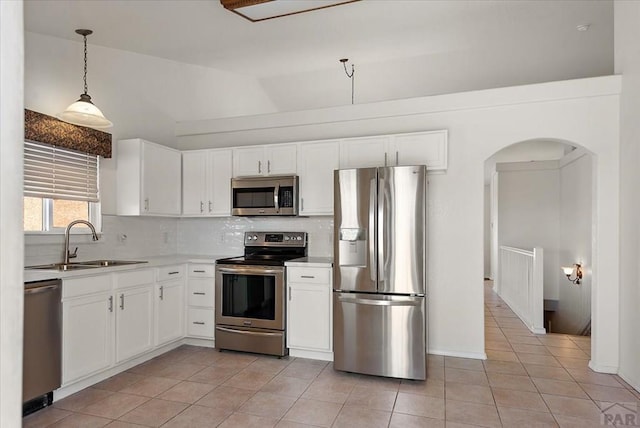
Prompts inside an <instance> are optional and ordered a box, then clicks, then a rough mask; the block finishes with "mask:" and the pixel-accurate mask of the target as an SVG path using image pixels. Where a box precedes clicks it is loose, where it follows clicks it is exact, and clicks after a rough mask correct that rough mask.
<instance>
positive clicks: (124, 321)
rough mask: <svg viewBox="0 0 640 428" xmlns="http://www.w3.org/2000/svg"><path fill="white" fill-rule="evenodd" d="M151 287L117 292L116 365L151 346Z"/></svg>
mask: <svg viewBox="0 0 640 428" xmlns="http://www.w3.org/2000/svg"><path fill="white" fill-rule="evenodd" d="M153 294H154V293H153V286H152V285H151V284H150V285H147V286H143V287H138V288H131V289H127V290H120V291H118V292H117V293H116V304H117V309H116V362H121V361H124V360H126V359H128V358H131V357H135V356H136V355H139V354H142V353H143V352H146V351H148V350H150V349H151V348H152V347H153Z"/></svg>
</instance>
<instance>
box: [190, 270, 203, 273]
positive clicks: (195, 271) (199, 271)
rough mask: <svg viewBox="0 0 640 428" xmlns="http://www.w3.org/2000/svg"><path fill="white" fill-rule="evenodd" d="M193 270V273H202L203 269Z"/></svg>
mask: <svg viewBox="0 0 640 428" xmlns="http://www.w3.org/2000/svg"><path fill="white" fill-rule="evenodd" d="M193 272H194V273H204V271H203V270H194V271H193Z"/></svg>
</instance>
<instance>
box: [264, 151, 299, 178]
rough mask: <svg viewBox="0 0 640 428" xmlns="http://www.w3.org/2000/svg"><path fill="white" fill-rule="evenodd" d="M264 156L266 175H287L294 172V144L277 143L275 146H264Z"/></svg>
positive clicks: (295, 170)
mask: <svg viewBox="0 0 640 428" xmlns="http://www.w3.org/2000/svg"><path fill="white" fill-rule="evenodd" d="M264 150H265V158H266V162H267V165H266V167H267V169H266V171H264V170H263V173H266V174H267V175H289V174H296V172H297V168H296V145H295V144H278V145H275V146H265V148H264Z"/></svg>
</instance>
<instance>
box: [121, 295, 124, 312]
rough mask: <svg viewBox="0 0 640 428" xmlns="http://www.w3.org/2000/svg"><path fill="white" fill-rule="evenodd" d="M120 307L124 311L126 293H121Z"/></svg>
mask: <svg viewBox="0 0 640 428" xmlns="http://www.w3.org/2000/svg"><path fill="white" fill-rule="evenodd" d="M120 309H121V310H123V311H124V294H121V295H120Z"/></svg>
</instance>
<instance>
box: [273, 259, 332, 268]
mask: <svg viewBox="0 0 640 428" xmlns="http://www.w3.org/2000/svg"><path fill="white" fill-rule="evenodd" d="M284 265H285V266H287V267H328V268H330V267H331V266H333V259H332V258H331V257H301V258H299V259H293V260H289V261H286V262H284Z"/></svg>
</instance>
